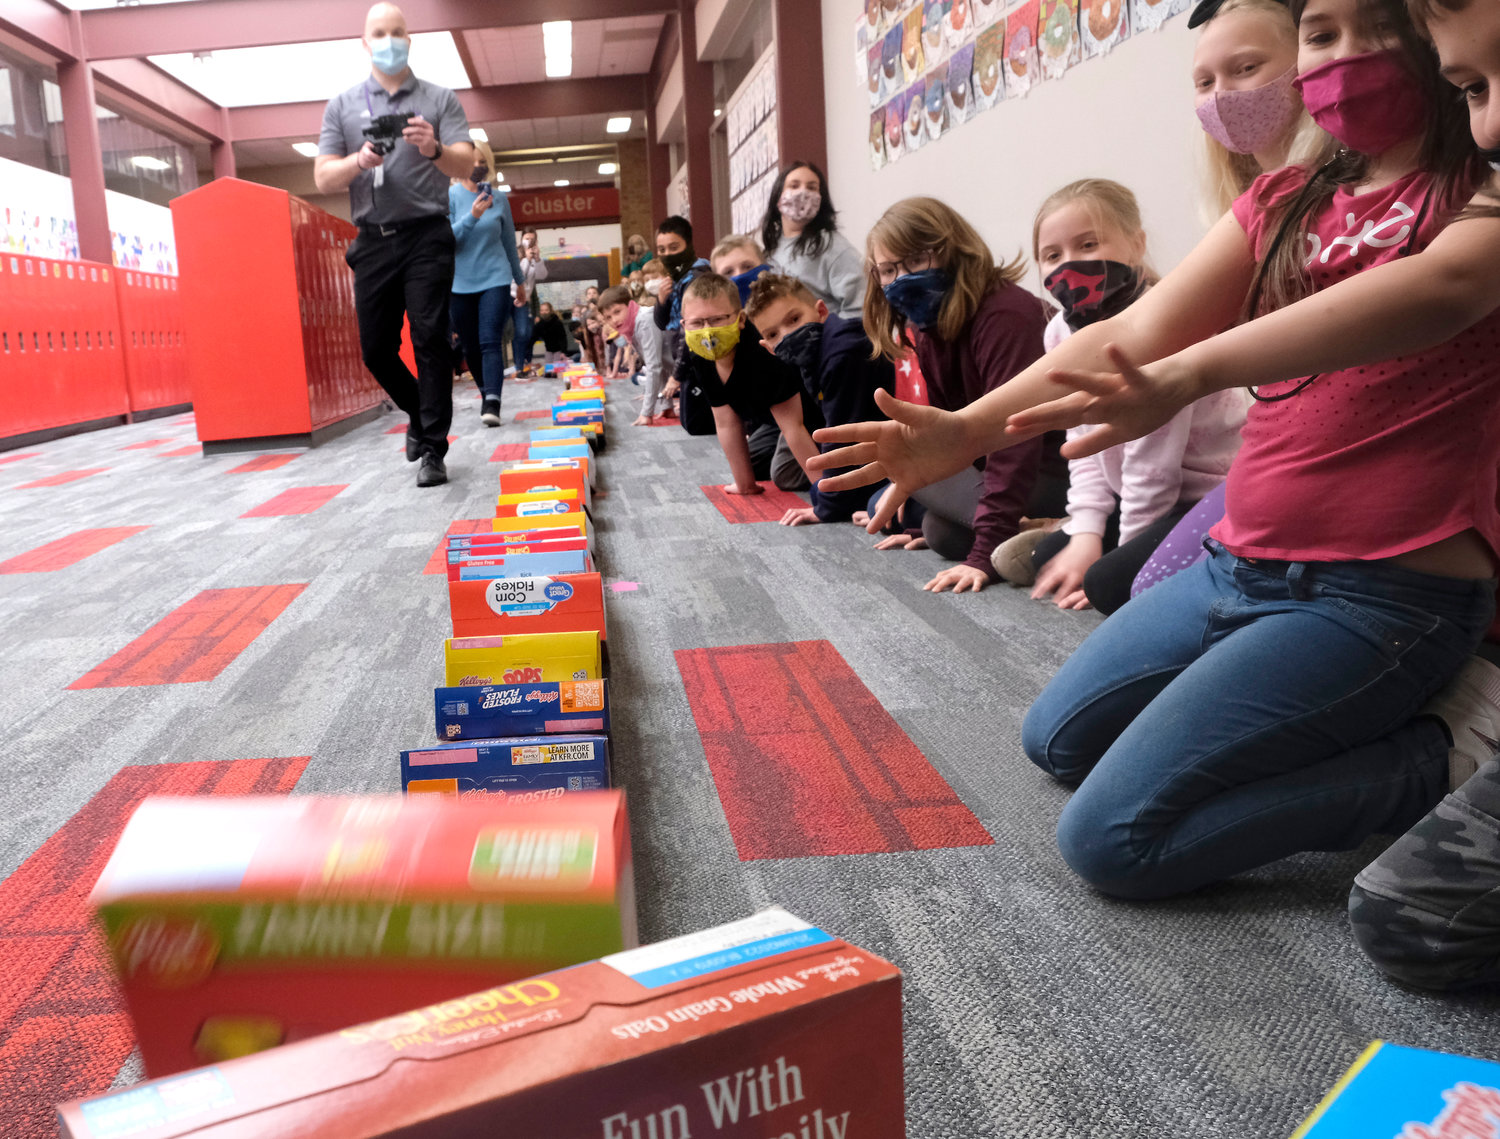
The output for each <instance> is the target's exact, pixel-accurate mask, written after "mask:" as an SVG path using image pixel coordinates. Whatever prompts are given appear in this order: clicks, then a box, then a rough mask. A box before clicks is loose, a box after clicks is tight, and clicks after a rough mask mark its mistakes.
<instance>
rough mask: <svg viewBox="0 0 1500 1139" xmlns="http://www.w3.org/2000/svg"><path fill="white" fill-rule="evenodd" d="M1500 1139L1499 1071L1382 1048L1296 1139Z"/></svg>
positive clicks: (1373, 1050) (1369, 1054)
mask: <svg viewBox="0 0 1500 1139" xmlns="http://www.w3.org/2000/svg"><path fill="white" fill-rule="evenodd" d="M1377 1137H1378V1139H1387V1137H1395V1139H1447V1137H1451V1139H1500V1064H1496V1063H1493V1062H1491V1061H1489V1060H1474V1059H1470V1058H1469V1057H1467V1056H1454V1055H1452V1054H1450V1053H1447V1052H1429V1051H1426V1050H1425V1049H1421V1048H1402V1047H1400V1046H1399V1045H1395V1044H1387V1043H1385V1042H1384V1041H1382V1040H1377V1041H1375V1043H1373V1044H1371V1045H1370V1046H1369V1047H1368V1048H1366V1049H1365V1050H1364V1053H1363V1054H1362V1055H1361V1056H1360V1058H1359V1059H1358V1060H1356V1061H1355V1063H1354V1066H1353V1067H1352V1068H1350V1069H1349V1070H1348V1071H1347V1072H1345V1073H1344V1077H1343V1079H1341V1080H1340V1081H1339V1082H1338V1083H1337V1084H1335V1085H1334V1088H1333V1090H1332V1091H1331V1092H1329V1093H1328V1095H1327V1096H1325V1097H1324V1099H1323V1102H1322V1103H1320V1104H1319V1105H1318V1108H1317V1110H1316V1111H1314V1112H1313V1113H1312V1115H1311V1116H1309V1117H1308V1119H1307V1121H1306V1122H1305V1123H1303V1124H1302V1126H1301V1127H1299V1128H1298V1129H1297V1130H1296V1131H1295V1132H1293V1134H1292V1139H1377Z"/></svg>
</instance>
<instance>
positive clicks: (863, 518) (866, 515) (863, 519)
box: [849, 510, 870, 526]
mask: <svg viewBox="0 0 1500 1139" xmlns="http://www.w3.org/2000/svg"><path fill="white" fill-rule="evenodd" d="M849 521H850V522H853V523H854V524H855V525H856V526H863V525H865V523H867V522H869V521H870V512H869V511H868V510H856V511H855V512H854V513H853V514H851V515H850V516H849Z"/></svg>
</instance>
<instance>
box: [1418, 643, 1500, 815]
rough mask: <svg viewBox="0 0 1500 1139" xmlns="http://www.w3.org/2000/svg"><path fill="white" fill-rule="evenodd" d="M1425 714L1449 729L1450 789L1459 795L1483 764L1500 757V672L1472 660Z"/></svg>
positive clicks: (1477, 658)
mask: <svg viewBox="0 0 1500 1139" xmlns="http://www.w3.org/2000/svg"><path fill="white" fill-rule="evenodd" d="M1422 713H1423V714H1424V715H1428V716H1436V717H1437V718H1438V719H1440V720H1442V721H1443V723H1444V724H1446V725H1447V726H1448V734H1449V735H1450V736H1452V737H1453V746H1452V747H1450V748H1449V749H1448V787H1449V789H1450V790H1454V791H1456V790H1457V789H1458V788H1459V787H1461V786H1463V784H1465V783H1467V782H1468V781H1469V777H1470V776H1471V775H1473V774H1474V772H1476V771H1478V770H1479V768H1480V766H1481V765H1482V764H1485V763H1488V762H1489V761H1490V760H1491V759H1493V758H1494V757H1495V756H1496V755H1497V754H1500V668H1496V667H1495V666H1494V665H1492V664H1491V663H1490V662H1489V661H1487V660H1485V659H1484V658H1483V657H1470V658H1469V661H1468V663H1467V664H1465V665H1464V667H1463V668H1462V669H1461V670H1460V671H1459V674H1458V675H1457V676H1456V677H1454V678H1453V682H1452V683H1451V684H1449V685H1448V687H1447V688H1445V689H1443V690H1442V691H1441V692H1439V693H1438V694H1437V695H1436V696H1434V697H1433V698H1432V700H1431V702H1430V703H1428V705H1427V707H1425V708H1423V709H1422Z"/></svg>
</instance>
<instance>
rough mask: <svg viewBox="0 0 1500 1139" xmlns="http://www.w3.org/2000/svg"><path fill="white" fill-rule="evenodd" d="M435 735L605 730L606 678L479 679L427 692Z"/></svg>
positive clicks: (472, 737)
mask: <svg viewBox="0 0 1500 1139" xmlns="http://www.w3.org/2000/svg"><path fill="white" fill-rule="evenodd" d="M432 700H433V705H434V707H435V709H436V711H437V738H438V739H440V740H484V739H493V738H495V737H497V736H542V735H556V734H559V733H568V732H600V733H604V734H608V732H609V681H607V680H564V681H562V682H561V683H551V684H484V685H475V686H470V687H465V688H438V689H435V690H434V691H433V694H432Z"/></svg>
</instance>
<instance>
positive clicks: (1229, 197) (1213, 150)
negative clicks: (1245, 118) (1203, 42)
mask: <svg viewBox="0 0 1500 1139" xmlns="http://www.w3.org/2000/svg"><path fill="white" fill-rule="evenodd" d="M1231 12H1261V13H1264V14H1265V15H1267V16H1270V17H1271V19H1272V20H1274V21H1275V22H1276V25H1277V27H1279V28H1280V29H1281V30H1282V31H1283V32H1285V34H1286V36H1287V38H1288V39H1289V40H1290V41H1291V44H1292V47H1293V49H1294V51H1295V48H1296V46H1297V24H1296V22H1295V21H1294V20H1293V19H1292V15H1291V13H1290V12H1289V11H1287V6H1286V4H1285V3H1283V2H1282V0H1224V4H1223V6H1222V7H1220V8H1219V10H1218V11H1217V12H1215V13H1214V14H1213V16H1212V17H1210V18H1209V19H1208V20H1207V21H1205V23H1204V25H1203V26H1204V27H1207V26H1208V25H1209V24H1211V23H1213V22H1214V20H1217V19H1219V18H1220V17H1222V16H1227V15H1229V13H1231ZM1199 34H1200V35H1201V34H1202V33H1201V32H1200V33H1199ZM1287 132H1288V135H1289V136H1290V138H1289V141H1288V143H1287V152H1286V162H1285V165H1287V166H1309V167H1316V166H1321V165H1322V164H1323V163H1325V162H1327V161H1328V160H1329V159H1330V158H1332V157H1333V156H1334V154H1335V152H1337V150H1338V145H1339V144H1338V143H1337V142H1335V141H1334V140H1333V139H1332V138H1331V137H1329V136H1328V135H1327V134H1325V133H1324V132H1323V131H1322V130H1320V129H1319V128H1318V127H1317V125H1316V124H1315V123H1314V122H1313V121H1312V119H1311V118H1310V117H1309V116H1308V113H1307V112H1306V111H1305V110H1304V111H1301V112H1299V113H1298V115H1297V117H1296V118H1295V119H1294V120H1293V121H1292V125H1291V126H1289V127H1287ZM1203 146H1204V154H1205V155H1206V157H1207V165H1208V171H1207V177H1206V179H1205V183H1206V185H1205V187H1204V188H1205V189H1206V190H1207V191H1208V199H1209V200H1208V208H1209V210H1210V211H1211V213H1212V215H1213V216H1212V218H1211V219H1209V220H1211V221H1217V220H1218V219H1219V218H1221V217H1223V216H1224V215H1225V214H1226V213H1228V212H1229V207H1230V206H1232V205H1234V200H1235V199H1236V198H1238V197H1239V196H1240V195H1241V194H1243V193H1244V192H1245V191H1246V190H1248V189H1249V188H1250V183H1251V182H1254V181H1255V179H1256V178H1258V177H1260V175H1261V174H1264V173H1269V171H1264V170H1262V169H1261V168H1260V163H1258V162H1257V161H1256V160H1255V155H1253V154H1236V153H1235V152H1234V151H1232V150H1230V149H1229V148H1228V147H1227V146H1225V145H1224V144H1223V143H1221V142H1219V141H1218V140H1217V139H1215V138H1214V137H1213V136H1212V135H1210V134H1209V133H1208V132H1207V131H1204V132H1203Z"/></svg>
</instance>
